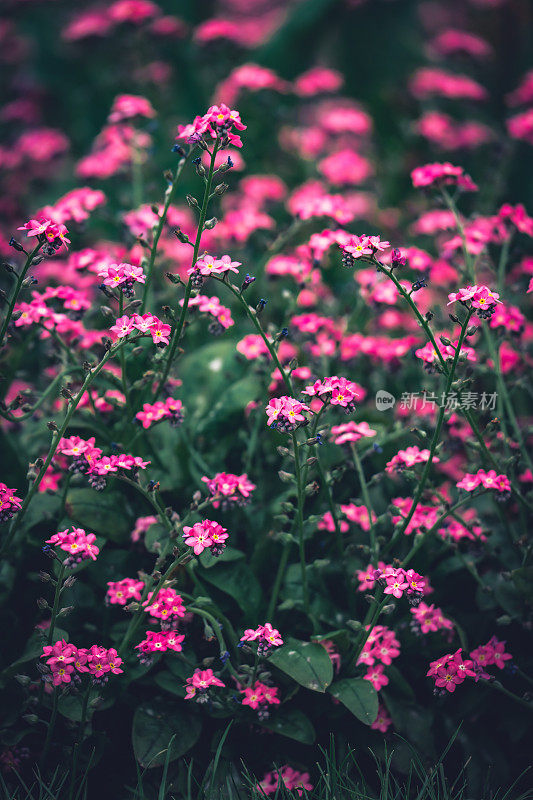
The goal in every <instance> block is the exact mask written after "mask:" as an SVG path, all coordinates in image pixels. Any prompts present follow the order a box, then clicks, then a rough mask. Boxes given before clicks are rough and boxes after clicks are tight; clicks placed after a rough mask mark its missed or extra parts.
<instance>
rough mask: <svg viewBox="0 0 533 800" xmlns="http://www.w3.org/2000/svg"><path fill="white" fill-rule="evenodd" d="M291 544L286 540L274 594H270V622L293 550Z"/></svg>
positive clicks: (272, 618)
mask: <svg viewBox="0 0 533 800" xmlns="http://www.w3.org/2000/svg"><path fill="white" fill-rule="evenodd" d="M291 544H292V543H291V542H290V541H288V542H285V543H284V545H283V550H282V551H281V558H280V560H279V563H278V569H277V572H276V578H275V580H274V586H273V587H272V594H271V595H270V602H269V604H268V611H267V620H268V621H269V622H273V621H274V613H275V610H276V603H277V602H278V595H279V591H280V589H281V584H282V582H283V578H284V576H285V570H286V569H287V564H288V561H289V555H290V551H291Z"/></svg>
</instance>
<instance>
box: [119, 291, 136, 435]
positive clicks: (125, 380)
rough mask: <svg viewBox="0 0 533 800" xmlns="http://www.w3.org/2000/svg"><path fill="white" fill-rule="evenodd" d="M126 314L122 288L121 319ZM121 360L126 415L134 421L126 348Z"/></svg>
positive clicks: (120, 353)
mask: <svg viewBox="0 0 533 800" xmlns="http://www.w3.org/2000/svg"><path fill="white" fill-rule="evenodd" d="M123 313H124V295H123V293H122V291H121V290H120V286H119V288H118V315H119V317H121V316H122V315H123ZM119 358H120V373H121V382H122V391H123V392H124V398H125V400H126V413H127V415H128V418H129V420H130V421H132V420H133V411H132V409H131V402H130V395H129V390H128V377H127V374H126V352H125V348H124V347H121V348H120V352H119Z"/></svg>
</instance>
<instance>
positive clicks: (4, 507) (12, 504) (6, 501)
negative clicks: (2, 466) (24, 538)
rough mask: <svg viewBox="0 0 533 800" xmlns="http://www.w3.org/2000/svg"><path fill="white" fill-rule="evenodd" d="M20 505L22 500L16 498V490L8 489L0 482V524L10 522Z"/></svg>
mask: <svg viewBox="0 0 533 800" xmlns="http://www.w3.org/2000/svg"><path fill="white" fill-rule="evenodd" d="M21 505H22V500H21V499H20V497H17V495H16V490H15V489H10V488H9V487H8V486H6V484H5V483H2V482H1V481H0V523H2V522H7V521H8V520H10V519H11V517H13V516H14V515H15V514H16V513H17V511H18V510H19V508H20V507H21Z"/></svg>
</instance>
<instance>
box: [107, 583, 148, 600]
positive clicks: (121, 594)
mask: <svg viewBox="0 0 533 800" xmlns="http://www.w3.org/2000/svg"><path fill="white" fill-rule="evenodd" d="M107 586H108V590H107V594H106V603H109V604H110V605H119V606H125V605H126V603H128V602H130V601H131V600H140V599H141V592H142V590H143V589H144V582H143V581H137V580H135V578H123V579H122V580H121V581H108V582H107Z"/></svg>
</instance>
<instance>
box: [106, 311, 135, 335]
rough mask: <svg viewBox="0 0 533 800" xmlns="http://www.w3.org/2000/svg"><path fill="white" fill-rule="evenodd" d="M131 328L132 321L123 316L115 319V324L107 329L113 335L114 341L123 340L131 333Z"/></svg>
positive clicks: (132, 325)
mask: <svg viewBox="0 0 533 800" xmlns="http://www.w3.org/2000/svg"><path fill="white" fill-rule="evenodd" d="M133 328H134V324H133V319H132V318H130V317H128V316H126V315H124V316H123V317H119V318H118V319H117V321H116V322H115V324H114V325H113V326H112V327H111V328H110V329H109V332H110V333H112V334H114V336H115V338H116V339H123V338H124V337H125V336H128V334H130V333H131V332H132V330H133Z"/></svg>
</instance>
